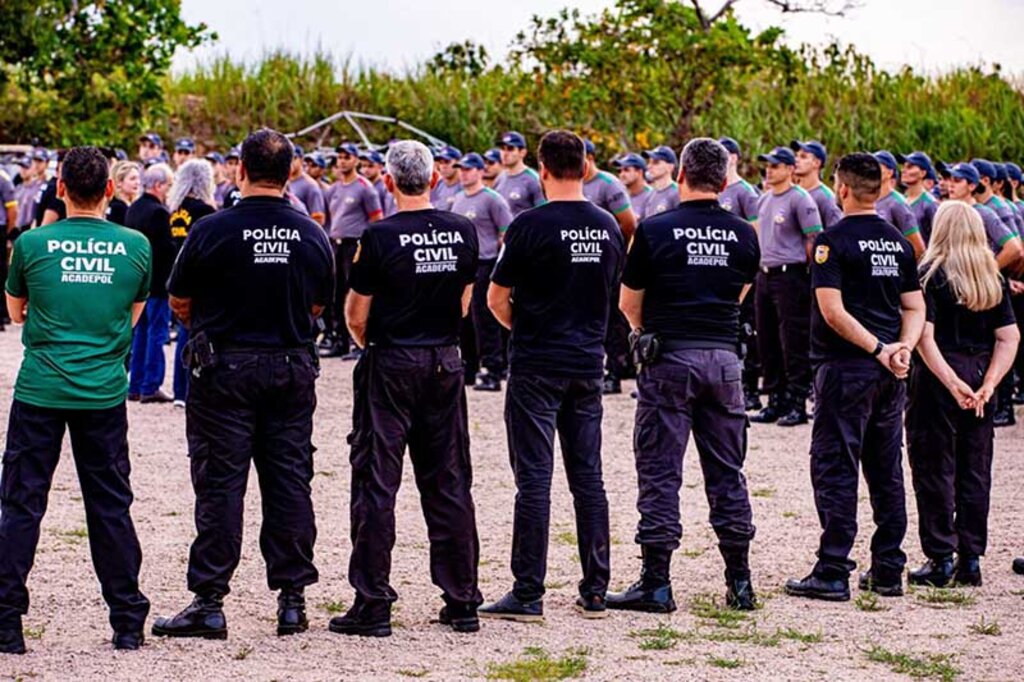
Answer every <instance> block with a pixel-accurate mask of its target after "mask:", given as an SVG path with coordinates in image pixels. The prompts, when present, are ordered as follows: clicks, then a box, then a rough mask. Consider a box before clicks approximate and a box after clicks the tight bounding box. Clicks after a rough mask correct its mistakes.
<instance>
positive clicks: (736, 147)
mask: <svg viewBox="0 0 1024 682" xmlns="http://www.w3.org/2000/svg"><path fill="white" fill-rule="evenodd" d="M718 144H720V145H722V146H723V147H725V151H727V152H729V153H730V154H735V155H736V156H740V143H739V142H737V141H736V140H734V139H732V138H731V137H720V138H718Z"/></svg>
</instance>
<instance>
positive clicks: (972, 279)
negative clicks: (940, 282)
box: [920, 201, 1003, 312]
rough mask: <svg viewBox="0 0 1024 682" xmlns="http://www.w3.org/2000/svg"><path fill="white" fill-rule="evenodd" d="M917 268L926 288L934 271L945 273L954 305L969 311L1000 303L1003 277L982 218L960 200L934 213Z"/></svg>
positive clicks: (949, 202)
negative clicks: (930, 232)
mask: <svg viewBox="0 0 1024 682" xmlns="http://www.w3.org/2000/svg"><path fill="white" fill-rule="evenodd" d="M920 269H921V271H922V272H924V275H923V276H922V277H921V284H922V285H925V286H926V285H927V284H928V281H929V280H930V279H931V278H932V276H933V275H935V273H936V272H938V271H939V270H942V271H944V272H945V274H946V281H947V282H949V287H950V290H951V291H952V292H953V295H954V296H955V297H956V300H957V303H959V304H960V305H962V306H964V307H966V308H967V309H968V310H972V311H974V312H980V311H982V310H989V309H991V308H994V307H996V306H997V305H999V303H1001V302H1002V300H1003V277H1002V275H1000V274H999V266H998V265H996V259H995V257H994V256H993V255H992V249H991V248H990V247H989V245H988V237H987V236H986V235H985V226H984V224H983V223H982V222H981V216H980V215H978V212H977V211H976V210H975V209H974V207H973V206H970V205H969V204H967V203H965V202H963V201H946V202H944V203H943V204H942V206H940V207H939V210H938V211H937V212H936V213H935V218H934V220H933V222H932V238H931V241H930V242H929V243H928V249H927V250H926V251H925V252H924V256H923V257H922V258H921V268H920Z"/></svg>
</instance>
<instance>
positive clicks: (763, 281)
mask: <svg viewBox="0 0 1024 682" xmlns="http://www.w3.org/2000/svg"><path fill="white" fill-rule="evenodd" d="M756 314H757V342H758V350H759V353H760V356H761V367H762V369H763V371H764V389H765V391H767V392H768V393H769V394H771V395H776V396H780V397H784V398H786V399H787V400H789V401H792V402H795V403H797V404H798V405H799V404H800V403H801V402H802V401H805V400H806V399H807V396H808V395H810V389H811V361H810V345H811V331H810V330H811V278H810V275H809V274H807V268H806V267H804V266H803V265H790V266H786V269H785V271H784V272H783V271H781V270H779V269H777V268H776V269H774V270H772V272H769V273H766V272H764V271H761V272H759V273H758V275H757V284H756Z"/></svg>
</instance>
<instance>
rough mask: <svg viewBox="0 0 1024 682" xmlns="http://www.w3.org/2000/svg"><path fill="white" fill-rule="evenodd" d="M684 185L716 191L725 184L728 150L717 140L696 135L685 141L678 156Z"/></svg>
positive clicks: (719, 190) (695, 188)
mask: <svg viewBox="0 0 1024 682" xmlns="http://www.w3.org/2000/svg"><path fill="white" fill-rule="evenodd" d="M680 163H681V164H682V169H683V174H684V175H685V182H686V186H687V187H689V188H690V189H693V190H696V191H698V192H715V193H716V194H717V193H718V192H721V191H722V187H723V186H725V178H726V175H727V173H728V171H729V152H728V151H726V149H725V147H723V146H722V143H721V142H719V141H718V140H712V139H711V138H710V137H697V138H694V139H692V140H690V141H689V142H687V143H686V146H685V147H683V154H682V157H681V158H680Z"/></svg>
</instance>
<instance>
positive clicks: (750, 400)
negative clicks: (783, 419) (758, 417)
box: [743, 389, 764, 412]
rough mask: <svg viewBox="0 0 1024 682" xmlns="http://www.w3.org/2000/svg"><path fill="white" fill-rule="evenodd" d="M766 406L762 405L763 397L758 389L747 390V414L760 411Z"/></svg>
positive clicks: (744, 394)
mask: <svg viewBox="0 0 1024 682" xmlns="http://www.w3.org/2000/svg"><path fill="white" fill-rule="evenodd" d="M762 407H764V405H762V404H761V396H759V395H758V394H757V389H753V390H751V389H747V390H746V391H744V392H743V408H744V409H745V410H746V411H747V412H756V411H759V410H760V409H761V408H762Z"/></svg>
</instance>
